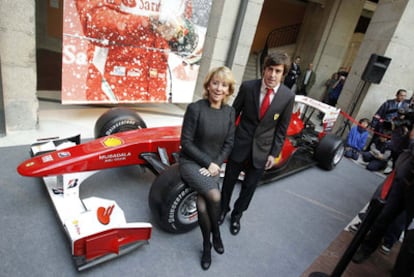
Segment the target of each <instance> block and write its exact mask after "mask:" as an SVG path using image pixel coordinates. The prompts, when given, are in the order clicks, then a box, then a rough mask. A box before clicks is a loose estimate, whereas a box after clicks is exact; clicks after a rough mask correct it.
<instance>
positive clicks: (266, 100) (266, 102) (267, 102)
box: [260, 88, 273, 119]
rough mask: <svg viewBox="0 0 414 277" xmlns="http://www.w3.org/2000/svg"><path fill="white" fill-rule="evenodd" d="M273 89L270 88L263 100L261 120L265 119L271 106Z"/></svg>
mask: <svg viewBox="0 0 414 277" xmlns="http://www.w3.org/2000/svg"><path fill="white" fill-rule="evenodd" d="M272 93H273V89H271V88H268V89H267V92H266V95H265V97H264V98H263V101H262V105H261V106H260V119H262V118H263V116H264V115H265V113H266V111H267V109H268V108H269V106H270V95H272Z"/></svg>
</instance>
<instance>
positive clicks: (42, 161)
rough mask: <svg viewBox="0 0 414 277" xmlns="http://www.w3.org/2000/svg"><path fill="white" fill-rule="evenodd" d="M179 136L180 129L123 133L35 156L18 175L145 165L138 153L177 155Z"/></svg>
mask: <svg viewBox="0 0 414 277" xmlns="http://www.w3.org/2000/svg"><path fill="white" fill-rule="evenodd" d="M180 135H181V126H172V127H159V128H147V129H140V130H133V131H128V132H123V133H119V134H116V135H110V136H106V137H102V138H98V139H96V140H92V141H89V142H86V143H82V144H79V145H76V146H73V147H70V148H66V149H63V150H57V151H53V152H50V153H46V154H43V155H39V156H36V157H34V158H32V159H29V160H26V161H25V162H23V163H22V164H20V165H19V166H18V167H17V171H18V172H19V174H21V175H23V176H30V177H45V176H54V175H62V174H66V173H75V172H82V171H93V170H100V169H106V168H112V167H120V166H127V165H134V164H144V163H145V161H144V160H142V159H140V157H139V155H140V154H141V153H146V152H158V148H159V147H161V148H165V149H167V151H168V153H170V154H171V153H174V152H177V151H178V150H179V146H180ZM170 159H172V157H171V156H170Z"/></svg>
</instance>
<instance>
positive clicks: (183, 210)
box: [148, 164, 198, 234]
mask: <svg viewBox="0 0 414 277" xmlns="http://www.w3.org/2000/svg"><path fill="white" fill-rule="evenodd" d="M196 199H197V193H196V192H195V191H194V190H193V189H192V188H190V187H189V186H188V185H186V184H185V183H184V182H183V181H182V179H181V176H180V172H179V169H178V164H174V165H172V166H170V167H169V168H167V169H166V170H165V171H163V172H162V173H161V174H160V175H159V176H157V178H156V179H155V181H154V182H153V183H152V185H151V189H150V193H149V197H148V202H149V206H150V209H151V212H152V215H153V217H154V220H155V223H156V225H158V226H159V227H160V228H161V229H163V230H164V231H167V232H169V233H177V234H178V233H185V232H188V231H190V230H192V229H194V228H195V227H196V226H197V225H198V215H197V207H196Z"/></svg>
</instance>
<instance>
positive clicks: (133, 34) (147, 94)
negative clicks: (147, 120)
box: [62, 0, 212, 104]
mask: <svg viewBox="0 0 414 277" xmlns="http://www.w3.org/2000/svg"><path fill="white" fill-rule="evenodd" d="M211 1H212V0H67V1H64V23H63V54H62V103H63V104H76V103H79V104H81V103H88V104H93V103H112V104H113V103H145V102H158V103H160V102H161V103H162V102H174V103H188V102H191V101H192V97H193V91H194V87H195V82H196V79H197V74H198V62H199V61H200V59H201V54H202V46H203V43H204V36H205V32H206V26H207V23H208V16H209V11H210V8H211Z"/></svg>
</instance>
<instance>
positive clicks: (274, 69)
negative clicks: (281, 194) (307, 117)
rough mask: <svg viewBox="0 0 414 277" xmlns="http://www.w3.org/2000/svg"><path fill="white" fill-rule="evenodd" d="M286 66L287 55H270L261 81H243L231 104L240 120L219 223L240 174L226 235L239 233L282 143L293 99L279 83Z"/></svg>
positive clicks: (288, 63)
mask: <svg viewBox="0 0 414 277" xmlns="http://www.w3.org/2000/svg"><path fill="white" fill-rule="evenodd" d="M289 65H290V59H289V57H288V55H286V54H283V53H279V52H276V53H272V54H270V55H269V56H268V57H266V59H265V62H264V69H263V78H262V79H258V80H252V81H246V82H243V83H242V84H241V86H240V89H239V93H238V95H237V97H236V99H235V100H234V103H233V107H234V109H235V110H236V118H237V117H238V116H240V121H239V124H238V126H237V129H236V134H235V141H234V147H233V150H232V152H231V154H230V157H229V159H228V162H227V165H226V172H225V176H224V180H223V187H222V199H221V215H220V219H219V223H220V224H221V223H223V221H224V218H225V216H226V214H227V213H228V212H229V211H230V206H229V204H230V199H231V195H232V193H233V189H234V186H235V184H236V182H237V180H238V176H239V174H240V172H241V171H244V173H245V177H244V180H243V182H242V187H241V191H240V195H239V198H238V199H237V200H236V202H235V204H234V209H233V211H232V213H231V225H230V232H231V233H232V234H233V235H236V234H238V233H239V231H240V218H241V217H242V214H243V212H244V211H245V210H247V208H248V206H249V203H250V201H251V199H252V197H253V194H254V192H255V189H256V187H257V183H258V182H259V180H260V179H261V178H262V175H263V172H264V170H265V169H269V168H271V167H273V165H274V162H275V158H276V157H277V156H278V155H279V153H280V151H281V149H282V146H283V143H284V140H285V136H286V131H287V128H288V126H289V122H290V117H291V115H292V109H293V104H294V100H295V94H294V93H293V92H291V91H290V89H289V88H287V87H286V86H285V85H283V84H282V79H283V76H284V75H285V74H286V73H287V72H288V70H289ZM268 97H269V98H268ZM266 102H267V103H268V105H269V106H268V109H267V111H266V112H264V111H263V112H262V113H263V114H264V115H262V116H261V115H260V113H261V110H263V109H261V106H263V105H264V106H266V104H262V103H266Z"/></svg>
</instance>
